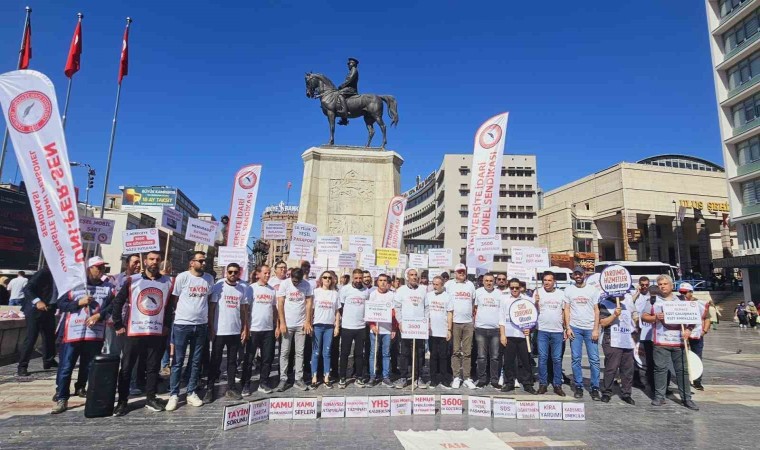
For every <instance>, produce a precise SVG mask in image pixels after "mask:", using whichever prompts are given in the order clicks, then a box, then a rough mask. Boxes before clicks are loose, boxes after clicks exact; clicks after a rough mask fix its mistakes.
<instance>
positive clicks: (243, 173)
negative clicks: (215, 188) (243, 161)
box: [227, 164, 261, 247]
mask: <svg viewBox="0 0 760 450" xmlns="http://www.w3.org/2000/svg"><path fill="white" fill-rule="evenodd" d="M260 177H261V165H260V164H250V165H248V166H245V167H243V168H242V169H240V170H238V171H237V173H236V174H235V181H234V184H233V186H232V203H230V223H229V224H228V225H227V227H228V228H227V245H228V246H230V247H245V246H246V245H247V243H248V238H249V237H250V235H251V226H252V225H253V210H254V208H255V207H256V195H257V194H258V192H259V178H260Z"/></svg>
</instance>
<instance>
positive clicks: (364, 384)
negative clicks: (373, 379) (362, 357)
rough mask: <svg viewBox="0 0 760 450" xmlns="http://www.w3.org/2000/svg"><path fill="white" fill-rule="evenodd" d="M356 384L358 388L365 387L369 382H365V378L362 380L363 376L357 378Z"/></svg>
mask: <svg viewBox="0 0 760 450" xmlns="http://www.w3.org/2000/svg"><path fill="white" fill-rule="evenodd" d="M354 384H355V385H356V387H358V388H363V387H365V386H366V385H367V383H365V382H364V380H362V379H361V378H357V379H356V381H355V382H354Z"/></svg>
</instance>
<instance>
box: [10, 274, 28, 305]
mask: <svg viewBox="0 0 760 450" xmlns="http://www.w3.org/2000/svg"><path fill="white" fill-rule="evenodd" d="M28 282H29V279H28V278H27V277H26V273H24V271H23V270H22V271H20V272H19V273H18V274H17V276H16V278H14V279H12V280H11V282H10V283H8V293H9V294H10V297H9V300H8V305H9V306H21V303H22V302H23V301H24V287H26V284H27V283H28Z"/></svg>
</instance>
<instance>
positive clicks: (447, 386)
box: [438, 381, 451, 391]
mask: <svg viewBox="0 0 760 450" xmlns="http://www.w3.org/2000/svg"><path fill="white" fill-rule="evenodd" d="M438 387H440V388H441V389H444V390H446V391H450V390H451V385H450V384H449V383H447V382H445V381H442V382H440V383H439V384H438Z"/></svg>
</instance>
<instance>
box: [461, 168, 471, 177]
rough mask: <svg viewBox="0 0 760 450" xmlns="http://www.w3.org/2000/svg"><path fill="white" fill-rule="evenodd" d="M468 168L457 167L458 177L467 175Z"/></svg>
mask: <svg viewBox="0 0 760 450" xmlns="http://www.w3.org/2000/svg"><path fill="white" fill-rule="evenodd" d="M469 173H470V168H469V167H467V166H459V174H460V175H469Z"/></svg>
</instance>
